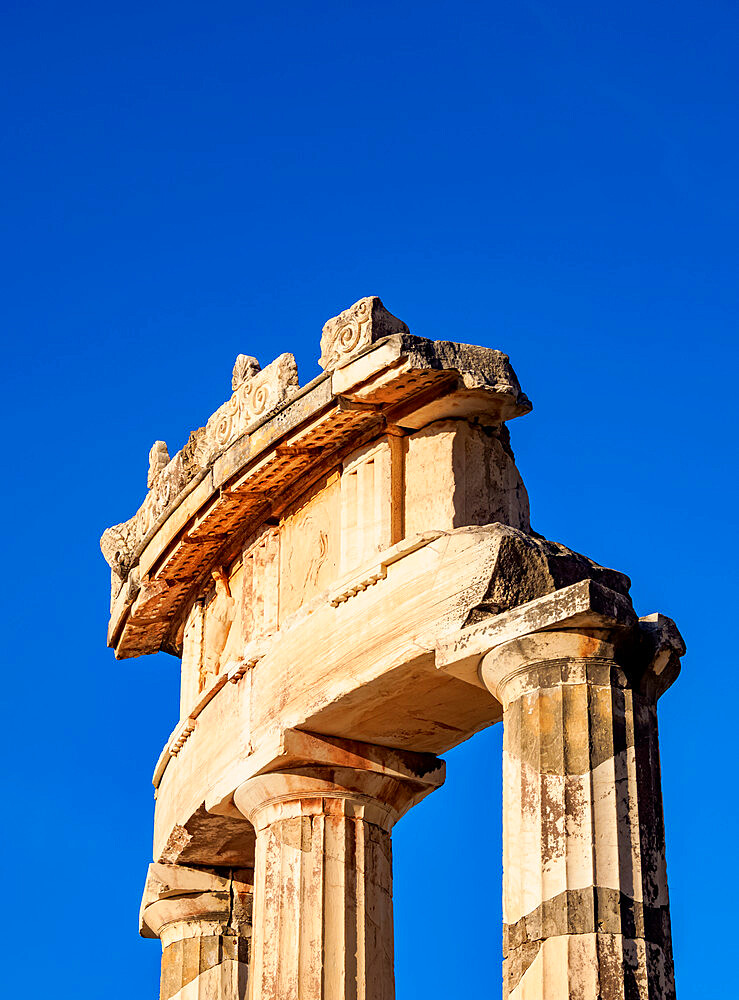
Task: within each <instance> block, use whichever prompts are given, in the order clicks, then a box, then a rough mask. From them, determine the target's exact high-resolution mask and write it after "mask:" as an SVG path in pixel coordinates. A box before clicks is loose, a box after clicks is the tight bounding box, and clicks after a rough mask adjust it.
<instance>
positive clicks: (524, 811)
mask: <svg viewBox="0 0 739 1000" xmlns="http://www.w3.org/2000/svg"><path fill="white" fill-rule="evenodd" d="M631 614H632V621H630V622H629V621H628V615H622V616H620V620H618V619H616V618H614V619H613V620H612V621H610V622H609V621H608V618H607V616H603V615H600V616H596V617H595V618H593V617H591V624H590V626H588V624H587V621H588V618H587V615H583V616H582V618H583V621H584V623H585V624H581V625H579V626H577V625H574V623H573V625H572V627H569V628H567V627H565V628H558V627H557V625H556V622H555V621H554V619H553V618H550V620H549V621H548V622H547V623H546V627H547V628H548V629H551V630H548V631H539V632H533V633H531V634H528V635H522V636H521V637H519V638H514V639H511V640H509V641H505V642H503V643H502V644H500V645H498V646H497V647H496V648H494V649H493V650H492V651H491V652H489V653H488V654H487V655H486V656H485V657H484V659H483V661H482V665H481V669H480V676H481V678H482V680H483V681H484V683H485V685H486V686H487V687H488V689H489V690H490V691H492V692H493V694H495V696H496V697H497V698H498V699H499V701H500V702H501V703H502V705H503V709H504V717H503V722H504V749H503V844H504V846H503V852H504V860H503V919H504V932H503V934H504V956H505V957H504V966H503V978H504V991H503V994H504V997H507V998H509V1000H569V998H571V997H578V998H581V1000H616V998H619V1000H668V998H673V997H674V996H675V985H674V976H673V965H672V944H671V936H670V917H669V906H668V895H667V873H666V867H665V836H664V822H663V815H662V794H661V787H660V766H659V748H658V738H657V698H658V697H659V695H660V694H661V693H662V691H664V690H665V688H666V687H667V686H668V685H669V684H670V683H671V682H672V680H674V678H675V677H676V676H677V672H678V670H679V656H680V655H682V653H683V652H684V646H683V644H682V639H681V638H680V635H679V633H678V631H677V629H676V628H675V626H674V624H673V623H672V622H671V621H670V620H669V619H666V618H664V617H663V616H661V615H653V616H650V618H648V619H641V620H639V621H638V622H637V621H635V620H633V612H632V613H631ZM593 622H594V623H595V624H593ZM531 623H532V624H533V625H534V627H536V626H535V616H532V617H531ZM565 624H567V622H565Z"/></svg>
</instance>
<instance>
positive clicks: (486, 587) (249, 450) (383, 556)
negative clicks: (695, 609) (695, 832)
mask: <svg viewBox="0 0 739 1000" xmlns="http://www.w3.org/2000/svg"><path fill="white" fill-rule="evenodd" d="M320 363H321V366H322V367H323V374H322V375H320V376H318V378H316V379H314V380H313V381H312V382H310V383H309V384H308V385H305V386H300V384H299V383H298V376H297V370H296V366H295V360H294V358H293V357H292V355H290V354H283V355H281V356H280V357H279V358H277V360H276V361H273V362H272V363H271V364H270V365H268V366H267V367H266V368H264V369H262V370H260V367H259V364H258V362H257V361H256V360H255V359H254V358H252V357H247V356H244V355H240V356H239V357H238V358H237V360H236V365H235V367H234V371H233V383H232V388H233V393H232V395H231V397H230V399H228V400H227V402H225V403H224V404H223V406H221V407H220V408H219V409H218V410H217V411H216V412H215V413H214V414H213V416H212V417H211V418H210V420H208V423H207V424H206V426H205V427H201V428H200V429H199V430H197V431H194V432H193V433H192V434H191V435H190V438H189V440H188V441H187V444H186V445H185V447H184V448H183V449H182V450H181V451H179V452H177V454H176V455H174V456H173V457H172V458H170V456H169V453H168V451H167V446H166V444H165V443H164V442H163V441H157V442H155V444H154V446H153V448H152V449H151V452H150V455H149V476H148V487H149V492H148V493H147V495H146V498H145V500H144V502H143V504H142V505H141V507H140V509H139V511H138V512H137V513H136V514H135V516H134V517H133V518H131V520H129V521H126V522H125V523H123V524H119V525H116V526H115V527H113V528H109V529H108V530H107V531H106V532H105V534H104V535H103V538H102V549H103V553H104V555H105V558H106V559H107V561H108V563H109V564H110V566H111V569H112V594H111V616H110V628H109V633H108V641H109V644H110V645H111V646H112V647H113V648H114V649H115V652H116V656H118V657H129V656H140V655H141V654H143V653H154V652H156V651H157V650H166V651H167V652H169V653H172V654H173V655H175V656H177V657H179V658H180V659H181V661H182V685H181V706H180V721H179V723H178V725H177V727H176V729H175V730H174V732H173V733H172V735H171V736H170V738H169V740H168V741H167V745H166V746H165V747H164V750H163V751H162V753H161V756H160V758H159V761H158V763H157V765H156V769H155V771H154V786H155V789H156V813H155V819H154V850H153V858H154V860H153V863H152V864H151V865H150V866H149V874H148V878H147V880H146V886H145V889H144V898H143V902H142V906H141V933H142V934H143V935H144V936H145V937H158V938H159V939H160V941H161V944H162V948H163V956H162V977H161V1000H175V998H176V1000H195V998H198V1000H206V998H207V1000H242V998H245V997H249V998H250V1000H392V998H393V996H394V973H393V913H392V853H391V835H392V828H393V826H394V825H395V823H396V822H398V820H400V819H401V817H402V816H403V814H404V813H405V812H407V811H408V810H409V809H411V808H412V807H413V806H414V805H415V804H416V803H417V802H419V801H420V800H421V799H423V798H424V797H425V796H426V795H429V794H430V793H431V792H433V791H435V790H436V789H438V788H439V787H440V786H441V785H442V784H443V781H444V762H443V761H442V760H440V759H439V756H438V755H440V754H443V753H444V752H445V751H447V750H449V749H450V748H451V747H454V746H456V745H457V744H459V743H461V742H462V741H463V740H467V739H469V737H471V736H473V735H474V734H475V733H476V732H478V731H479V730H481V729H483V728H484V727H486V726H490V725H492V724H493V723H497V722H500V721H501V720H502V721H503V726H504V751H503V816H504V837H503V840H504V885H503V896H504V921H505V923H504V927H503V941H504V956H505V957H504V964H503V995H504V996H505V997H508V998H510V1000H565V998H570V997H579V998H584V1000H590V998H592V1000H595V998H601V997H602V998H606V1000H611V998H629V1000H631V998H640V1000H647V998H649V1000H655V998H660V1000H661V998H669V997H673V996H674V993H675V988H674V979H673V967H672V948H671V940H670V918H669V908H668V896H667V881H666V871H665V843H664V826H663V819H662V804H661V792H660V771H659V752H658V740H657V699H658V698H659V696H660V695H661V694H662V692H663V691H664V690H665V689H666V688H667V687H668V686H669V685H670V684H671V683H672V681H673V680H674V679H675V677H676V676H677V674H678V671H679V663H680V656H681V655H682V653H683V652H684V646H683V642H682V639H681V638H680V634H679V632H678V631H677V629H676V627H675V625H674V624H673V622H672V621H670V619H669V618H665V617H663V616H662V615H660V614H652V615H648V616H646V617H642V618H640V617H638V615H637V613H636V612H635V611H634V609H633V607H632V603H631V600H630V598H629V579H628V578H627V577H626V576H624V575H623V574H622V573H619V572H616V571H614V570H610V569H604V568H603V567H601V566H598V565H597V564H596V563H594V562H592V561H591V560H590V559H588V558H587V557H585V556H582V555H579V554H578V553H576V552H572V551H571V550H570V549H567V548H565V547H564V546H563V545H561V544H559V543H558V542H553V541H548V540H546V539H544V538H542V537H541V536H540V535H538V534H536V532H535V531H534V530H533V529H532V528H531V525H530V523H529V505H528V498H527V494H526V489H525V488H524V485H523V482H522V480H521V476H520V474H519V472H518V469H517V468H516V465H515V462H514V457H513V451H512V450H511V446H510V443H509V435H508V428H507V423H506V422H507V421H509V420H511V419H512V418H514V417H518V416H521V415H523V414H526V413H528V412H529V410H530V409H531V404H530V403H529V401H528V399H527V398H526V396H525V395H524V394H523V392H522V391H521V389H520V387H519V384H518V381H517V379H516V376H515V374H514V372H513V369H512V368H511V366H510V364H509V361H508V358H507V356H506V355H505V354H501V353H500V352H498V351H494V350H489V349H487V348H482V347H471V346H468V345H466V344H457V343H450V342H448V341H429V340H425V339H424V338H422V337H417V336H412V335H411V334H410V333H409V331H408V328H407V327H406V325H405V323H403V322H401V321H400V320H399V319H396V318H395V317H394V316H392V315H391V314H390V313H389V312H388V311H387V310H386V309H385V308H384V307H383V305H382V303H381V302H380V300H379V299H378V298H366V299H362V300H360V301H359V302H357V303H356V304H355V305H354V306H352V307H351V309H348V310H347V311H345V312H343V313H341V314H340V315H339V316H337V317H336V318H335V319H331V320H329V321H328V323H326V325H325V327H324V328H323V337H322V339H321V359H320ZM495 992H497V990H496V991H495Z"/></svg>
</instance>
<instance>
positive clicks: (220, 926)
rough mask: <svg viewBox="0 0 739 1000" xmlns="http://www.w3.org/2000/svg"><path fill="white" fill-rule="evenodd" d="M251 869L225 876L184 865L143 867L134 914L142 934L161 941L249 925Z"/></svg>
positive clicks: (225, 930) (224, 931)
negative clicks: (142, 882)
mask: <svg viewBox="0 0 739 1000" xmlns="http://www.w3.org/2000/svg"><path fill="white" fill-rule="evenodd" d="M252 886H253V873H252V871H251V870H250V869H238V870H233V871H229V874H228V875H222V874H219V873H217V872H213V871H207V870H204V869H201V868H188V867H186V866H184V865H170V864H164V863H161V862H154V863H152V864H150V865H149V870H148V872H147V876H146V885H145V887H144V895H143V898H142V900H141V910H140V914H139V932H140V934H141V936H142V937H148V938H154V937H157V938H161V940H162V944H163V945H166V944H168V943H170V941H171V940H176V939H177V938H179V937H193V936H196V935H201V936H204V935H215V934H224V933H231V934H239V933H240V932H241V931H242V930H245V929H247V928H249V927H250V925H251V899H252Z"/></svg>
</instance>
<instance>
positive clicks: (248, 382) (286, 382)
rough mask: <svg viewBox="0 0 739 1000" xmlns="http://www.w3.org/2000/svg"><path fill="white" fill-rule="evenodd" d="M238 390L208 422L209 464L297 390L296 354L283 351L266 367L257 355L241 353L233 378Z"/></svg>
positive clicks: (204, 455)
mask: <svg viewBox="0 0 739 1000" xmlns="http://www.w3.org/2000/svg"><path fill="white" fill-rule="evenodd" d="M231 384H232V386H233V387H234V393H233V395H232V396H231V398H230V399H229V400H228V402H226V403H224V404H223V406H220V407H219V408H218V409H217V410H216V412H215V413H214V414H213V416H212V417H211V418H210V419H209V420H208V423H207V424H206V425H205V438H206V440H205V442H204V444H203V450H202V452H201V459H200V460H201V462H203V464H206V465H207V464H208V461H210V460H212V458H213V457H214V456H215V455H218V454H220V452H222V451H223V450H224V449H226V448H227V447H228V446H229V445H230V444H232V443H233V442H234V441H236V439H237V438H240V437H241V436H242V435H243V434H246V433H248V431H249V430H250V429H251V428H252V426H253V425H254V424H255V423H257V421H259V420H261V419H263V418H264V417H265V416H266V415H267V414H268V413H270V412H271V411H272V410H275V409H277V407H278V406H281V405H282V404H283V403H285V402H286V401H287V400H288V399H289V398H290V397H291V396H293V395H294V394H295V392H296V391H297V388H298V368H297V365H296V364H295V358H294V357H293V355H292V354H281V355H280V356H279V357H278V358H276V359H275V360H274V361H273V362H272V363H271V364H269V365H267V367H266V368H265V369H263V370H262V371H260V370H259V363H258V362H257V360H256V358H250V357H247V356H246V355H245V354H240V355H239V356H238V358H237V359H236V364H235V365H234V371H233V378H232V381H231Z"/></svg>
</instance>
